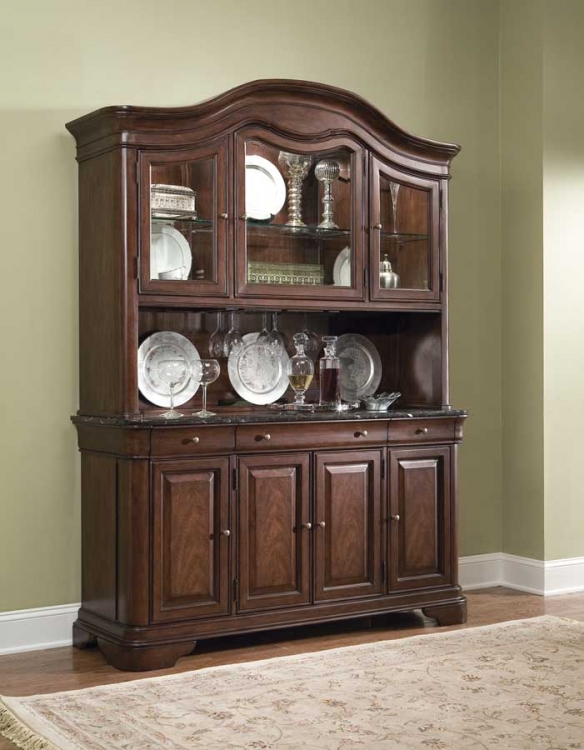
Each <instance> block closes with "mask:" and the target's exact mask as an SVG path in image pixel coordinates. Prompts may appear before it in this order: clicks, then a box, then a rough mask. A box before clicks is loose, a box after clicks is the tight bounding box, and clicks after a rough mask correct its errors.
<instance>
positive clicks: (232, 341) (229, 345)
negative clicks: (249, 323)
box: [223, 310, 243, 357]
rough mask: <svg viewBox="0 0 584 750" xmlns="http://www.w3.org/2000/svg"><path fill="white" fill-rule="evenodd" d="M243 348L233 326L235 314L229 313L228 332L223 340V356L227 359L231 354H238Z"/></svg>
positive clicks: (239, 336)
mask: <svg viewBox="0 0 584 750" xmlns="http://www.w3.org/2000/svg"><path fill="white" fill-rule="evenodd" d="M242 346H243V338H242V337H241V333H240V332H239V329H238V328H237V325H236V324H235V312H234V311H233V310H230V312H229V330H228V331H227V333H226V334H225V338H224V339H223V354H224V356H225V357H228V356H229V355H230V354H231V352H238V351H239V350H240V349H241V348H242Z"/></svg>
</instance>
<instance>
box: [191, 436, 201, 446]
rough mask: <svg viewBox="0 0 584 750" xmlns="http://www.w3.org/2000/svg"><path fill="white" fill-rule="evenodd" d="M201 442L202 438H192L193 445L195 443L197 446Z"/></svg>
mask: <svg viewBox="0 0 584 750" xmlns="http://www.w3.org/2000/svg"><path fill="white" fill-rule="evenodd" d="M200 442H201V438H198V437H194V438H191V443H194V444H195V445H198V444H199V443H200Z"/></svg>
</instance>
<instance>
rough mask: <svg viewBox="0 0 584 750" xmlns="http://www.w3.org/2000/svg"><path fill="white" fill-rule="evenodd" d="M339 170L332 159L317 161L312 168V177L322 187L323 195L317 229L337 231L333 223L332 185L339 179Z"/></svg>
mask: <svg viewBox="0 0 584 750" xmlns="http://www.w3.org/2000/svg"><path fill="white" fill-rule="evenodd" d="M340 173H341V168H340V167H339V165H338V163H337V162H336V161H335V160H334V159H322V161H319V162H318V164H317V165H316V167H315V168H314V175H315V177H316V179H317V180H318V181H319V182H322V184H323V187H324V195H323V197H322V205H323V212H322V221H321V222H320V224H319V225H318V228H319V229H338V226H337V225H336V224H335V222H334V221H333V203H334V200H335V199H334V198H333V191H332V184H333V182H334V181H335V180H338V179H339V174H340Z"/></svg>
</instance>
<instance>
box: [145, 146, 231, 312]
mask: <svg viewBox="0 0 584 750" xmlns="http://www.w3.org/2000/svg"><path fill="white" fill-rule="evenodd" d="M140 170H141V187H142V200H141V210H142V217H141V223H140V226H141V231H142V236H141V290H142V291H148V292H156V293H157V294H184V295H205V296H220V297H223V296H226V295H227V273H226V259H227V248H226V242H227V221H226V220H227V218H228V213H227V143H226V141H223V142H221V143H220V144H218V145H215V146H207V147H202V148H200V149H197V150H196V151H189V152H188V153H184V152H182V153H180V154H178V155H177V154H176V153H172V152H168V153H156V154H148V153H145V154H142V159H141V163H140Z"/></svg>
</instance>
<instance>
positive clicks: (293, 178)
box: [278, 151, 312, 227]
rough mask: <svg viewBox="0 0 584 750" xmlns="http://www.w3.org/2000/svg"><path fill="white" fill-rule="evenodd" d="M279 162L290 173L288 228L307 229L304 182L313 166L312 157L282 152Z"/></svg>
mask: <svg viewBox="0 0 584 750" xmlns="http://www.w3.org/2000/svg"><path fill="white" fill-rule="evenodd" d="M278 162H279V163H280V164H281V165H283V166H285V167H286V169H287V172H288V175H287V176H288V221H287V222H286V226H287V227H305V226H306V224H305V223H304V222H303V221H302V182H303V180H304V179H305V177H306V175H307V174H308V170H309V169H310V166H311V164H312V156H302V155H301V154H291V153H290V152H288V151H280V156H279V157H278Z"/></svg>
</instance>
